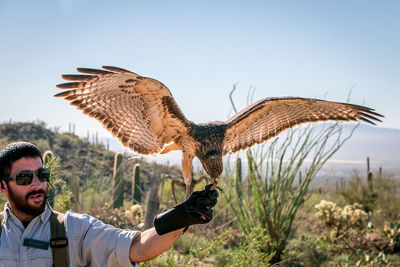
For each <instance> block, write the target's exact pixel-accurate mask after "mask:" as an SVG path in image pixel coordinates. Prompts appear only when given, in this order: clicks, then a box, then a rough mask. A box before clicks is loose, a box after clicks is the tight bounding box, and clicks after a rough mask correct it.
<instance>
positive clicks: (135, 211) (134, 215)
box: [125, 204, 143, 225]
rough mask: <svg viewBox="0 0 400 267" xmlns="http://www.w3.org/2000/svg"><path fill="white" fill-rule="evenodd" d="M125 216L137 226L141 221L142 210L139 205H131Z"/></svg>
mask: <svg viewBox="0 0 400 267" xmlns="http://www.w3.org/2000/svg"><path fill="white" fill-rule="evenodd" d="M125 216H126V217H127V218H129V219H130V220H132V223H133V224H135V225H139V224H140V223H141V222H142V220H143V209H142V206H140V205H137V204H135V205H132V206H131V207H130V208H129V209H127V210H126V211H125Z"/></svg>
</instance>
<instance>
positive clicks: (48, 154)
mask: <svg viewBox="0 0 400 267" xmlns="http://www.w3.org/2000/svg"><path fill="white" fill-rule="evenodd" d="M52 157H54V153H53V152H52V151H50V150H47V151H45V152H44V153H43V155H42V160H43V165H44V166H45V167H46V168H49V166H48V165H49V162H50V161H51V158H52ZM50 182H51V181H50ZM54 193H55V192H54V190H49V192H48V196H49V197H48V199H47V202H49V204H50V206H52V207H54Z"/></svg>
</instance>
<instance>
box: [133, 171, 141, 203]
mask: <svg viewBox="0 0 400 267" xmlns="http://www.w3.org/2000/svg"><path fill="white" fill-rule="evenodd" d="M132 198H133V203H134V204H140V203H141V202H142V190H141V188H140V164H139V163H138V164H135V166H133V177H132Z"/></svg>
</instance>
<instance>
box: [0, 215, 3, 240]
mask: <svg viewBox="0 0 400 267" xmlns="http://www.w3.org/2000/svg"><path fill="white" fill-rule="evenodd" d="M3 224H4V211H0V236H1V232H2V231H3Z"/></svg>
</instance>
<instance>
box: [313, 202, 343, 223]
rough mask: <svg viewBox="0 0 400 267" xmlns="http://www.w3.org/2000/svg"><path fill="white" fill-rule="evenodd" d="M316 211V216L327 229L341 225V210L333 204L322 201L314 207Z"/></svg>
mask: <svg viewBox="0 0 400 267" xmlns="http://www.w3.org/2000/svg"><path fill="white" fill-rule="evenodd" d="M315 208H316V209H317V210H318V213H317V216H318V217H319V218H320V219H321V220H322V222H323V223H324V224H325V225H326V226H328V227H338V226H339V225H340V223H341V215H342V209H341V208H340V207H338V206H337V205H336V204H335V203H333V202H330V201H326V200H322V201H321V202H320V203H319V204H317V205H315Z"/></svg>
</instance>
